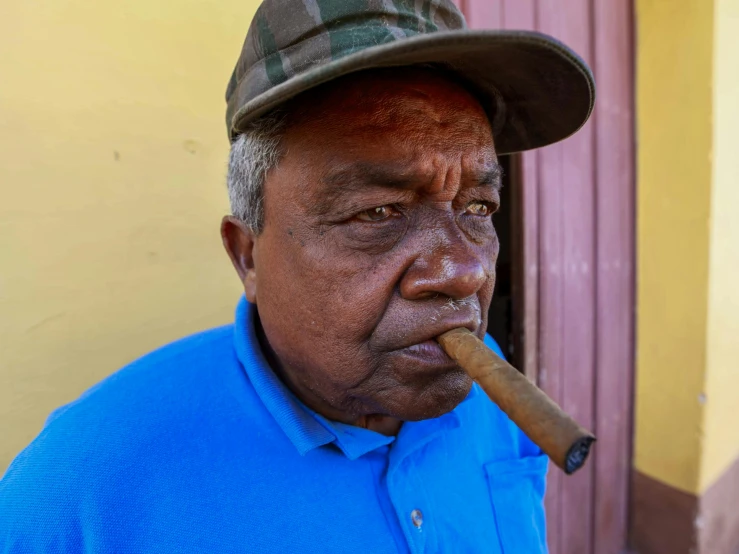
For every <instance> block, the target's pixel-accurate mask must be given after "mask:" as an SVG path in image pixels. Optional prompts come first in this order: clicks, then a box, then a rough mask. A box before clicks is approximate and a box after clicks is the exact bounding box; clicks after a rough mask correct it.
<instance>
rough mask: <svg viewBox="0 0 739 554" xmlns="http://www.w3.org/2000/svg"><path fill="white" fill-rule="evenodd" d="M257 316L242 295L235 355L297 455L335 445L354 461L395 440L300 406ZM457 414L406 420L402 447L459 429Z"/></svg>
mask: <svg viewBox="0 0 739 554" xmlns="http://www.w3.org/2000/svg"><path fill="white" fill-rule="evenodd" d="M256 317H257V310H256V306H254V305H253V304H251V303H249V302H247V301H246V298H245V297H243V296H242V298H241V300H240V301H239V304H238V306H237V308H236V321H235V326H234V343H235V347H236V355H237V356H238V358H239V361H240V362H241V364H242V366H243V367H244V370H245V371H246V374H247V375H248V377H249V380H250V382H251V384H252V386H253V387H254V390H255V392H256V393H257V395H258V396H259V398H260V399H261V400H262V403H263V404H264V406H265V407H266V408H267V410H268V411H269V413H270V414H271V415H272V417H273V418H274V419H275V421H276V422H277V424H278V425H279V426H280V428H281V429H282V431H283V432H284V433H285V435H287V437H288V438H289V439H290V441H291V442H292V443H293V445H294V446H295V448H297V450H298V452H299V453H300V454H301V455H305V454H307V453H308V452H310V451H311V450H314V449H316V448H318V447H319V446H324V445H326V444H331V443H333V444H335V445H336V446H337V447H338V448H339V449H340V450H341V451H342V452H343V453H344V455H345V456H346V457H347V458H349V459H350V460H355V459H357V458H359V457H360V456H363V455H364V454H366V453H368V452H371V451H372V450H376V449H377V448H380V447H382V446H386V445H388V444H390V443H392V442H394V441H395V437H388V436H385V435H383V434H381V433H376V432H374V431H370V430H368V429H363V428H361V427H356V426H354V425H347V424H344V423H339V422H336V421H331V420H329V419H326V418H325V417H323V416H322V415H320V414H318V413H316V412H314V411H313V410H311V409H310V408H308V406H306V405H305V404H303V403H302V402H301V401H300V400H299V399H298V398H297V397H296V396H295V395H294V394H293V393H292V392H291V391H290V390H289V389H288V388H287V387H286V386H285V385H284V383H283V382H282V381H280V379H279V378H278V377H277V375H275V373H274V372H273V371H272V369H271V368H270V366H269V363H268V362H267V360H266V358H265V357H264V354H263V353H262V349H261V347H260V345H259V340H258V339H257V333H256V328H255V324H254V322H255V319H256ZM477 394H478V391H477V385H473V387H472V390H471V391H470V393H469V395H468V396H467V398H465V400H463V401H462V404H465V403H466V402H468V401H469V400H470V399H471V398H473V397H474V396H476V395H477ZM460 406H461V404H460ZM456 412H457V409H455V410H454V411H452V412H450V413H448V414H445V415H443V416H441V417H439V418H435V419H431V420H425V421H419V422H406V423H404V424H403V427H402V428H401V432H400V434H399V435H398V439H399V440H400V441H401V442H402V443H403V444H404V445H408V446H410V444H409V443H414V445H413V446H414V449H415V447H418V446H420V445H421V444H425V443H426V442H427V441H428V440H431V438H433V437H434V436H436V435H437V434H438V433H439V432H442V431H444V430H449V429H453V428H456V427H459V416H458V415H457V413H456ZM403 450H406V449H405V448H403Z"/></svg>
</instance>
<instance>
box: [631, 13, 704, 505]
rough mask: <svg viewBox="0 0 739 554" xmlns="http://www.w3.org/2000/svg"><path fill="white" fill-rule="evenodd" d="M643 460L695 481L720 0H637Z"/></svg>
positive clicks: (638, 459) (639, 436)
mask: <svg viewBox="0 0 739 554" xmlns="http://www.w3.org/2000/svg"><path fill="white" fill-rule="evenodd" d="M636 7H637V10H636V12H637V13H636V17H637V19H636V24H637V40H636V45H637V50H636V55H637V75H636V80H637V95H636V102H637V114H636V115H637V120H636V121H637V148H638V150H637V160H638V162H637V164H638V165H637V167H638V170H637V268H638V269H637V346H636V347H637V357H636V399H635V405H636V415H635V417H636V421H635V429H636V434H635V444H634V448H635V450H634V455H635V465H636V468H637V469H638V470H639V471H641V472H643V473H645V474H647V475H649V476H651V477H655V478H658V479H660V480H661V481H664V482H666V483H668V484H670V485H672V486H674V487H678V488H680V489H683V490H686V491H690V492H695V491H696V490H697V487H698V478H699V477H698V474H699V467H700V440H701V432H702V429H701V427H702V417H703V406H702V405H701V402H700V401H699V396H700V395H701V394H702V393H703V392H704V388H703V387H704V380H705V379H704V378H705V359H706V321H707V305H706V302H707V300H706V299H707V286H708V245H709V209H710V189H711V175H712V168H711V138H712V135H711V121H712V111H711V104H712V103H711V85H712V67H713V64H712V61H713V59H712V55H713V49H712V45H713V43H712V40H713V39H712V37H713V21H714V19H713V2H712V1H711V0H682V1H673V0H637V3H636Z"/></svg>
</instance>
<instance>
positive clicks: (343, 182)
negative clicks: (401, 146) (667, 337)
mask: <svg viewBox="0 0 739 554" xmlns="http://www.w3.org/2000/svg"><path fill="white" fill-rule="evenodd" d="M322 181H323V182H324V183H325V184H327V185H332V186H335V187H341V188H342V189H344V190H343V191H347V189H348V190H353V189H356V188H363V187H366V186H367V185H374V186H379V187H386V188H395V189H409V188H411V187H412V186H413V185H414V184H416V183H417V182H418V176H417V175H415V174H413V173H412V172H409V171H408V168H407V167H405V168H400V167H393V166H387V165H380V164H373V163H367V162H357V163H353V164H351V165H350V166H348V167H344V168H341V169H339V170H336V171H333V172H332V173H330V174H328V175H326V176H325V177H324V178H323V179H322ZM343 191H342V192H343Z"/></svg>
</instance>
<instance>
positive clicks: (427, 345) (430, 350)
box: [398, 340, 452, 364]
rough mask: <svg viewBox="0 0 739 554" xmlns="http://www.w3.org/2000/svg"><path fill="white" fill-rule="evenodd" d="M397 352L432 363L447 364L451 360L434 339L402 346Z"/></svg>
mask: <svg viewBox="0 0 739 554" xmlns="http://www.w3.org/2000/svg"><path fill="white" fill-rule="evenodd" d="M398 352H399V353H401V354H405V355H408V356H412V357H414V358H419V359H421V360H424V361H428V362H432V363H434V364H448V363H450V362H452V359H451V358H450V357H449V356H447V354H446V352H444V349H443V348H442V347H441V346H439V343H438V342H436V341H435V340H426V341H423V342H419V343H418V344H414V345H411V346H408V347H407V348H403V349H401V350H399V351H398Z"/></svg>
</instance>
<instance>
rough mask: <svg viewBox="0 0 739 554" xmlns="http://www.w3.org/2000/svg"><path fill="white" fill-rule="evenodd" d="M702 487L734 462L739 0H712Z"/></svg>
mask: <svg viewBox="0 0 739 554" xmlns="http://www.w3.org/2000/svg"><path fill="white" fill-rule="evenodd" d="M715 26H716V34H715V40H714V48H715V54H714V60H715V61H714V72H715V81H714V88H713V106H714V108H713V109H714V123H713V163H714V166H713V167H714V174H713V187H712V191H713V194H712V202H711V227H710V233H711V250H710V264H709V271H710V275H711V282H710V287H709V297H708V352H707V355H708V357H707V360H708V363H707V378H706V406H705V410H706V413H705V433H704V446H703V448H704V452H703V462H702V464H701V474H700V487H701V490H704V489H705V488H707V487H708V486H710V484H711V483H712V482H714V481H715V480H716V479H717V478H718V477H719V476H720V475H721V473H722V472H723V471H724V470H726V469H727V467H728V466H729V465H731V463H732V462H733V461H734V460H735V459H736V458H737V457H739V215H737V210H739V0H716V13H715Z"/></svg>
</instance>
